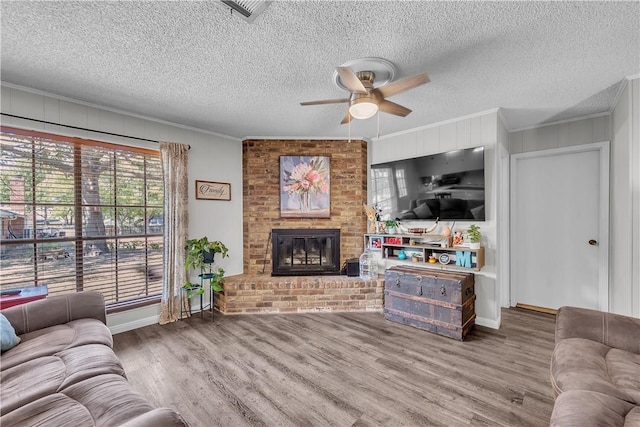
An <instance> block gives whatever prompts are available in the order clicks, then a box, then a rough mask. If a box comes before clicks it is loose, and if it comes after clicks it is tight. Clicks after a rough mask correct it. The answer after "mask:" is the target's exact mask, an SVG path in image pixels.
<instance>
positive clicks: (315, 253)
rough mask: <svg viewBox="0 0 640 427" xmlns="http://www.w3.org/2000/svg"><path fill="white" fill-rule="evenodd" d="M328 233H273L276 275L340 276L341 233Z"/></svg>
mask: <svg viewBox="0 0 640 427" xmlns="http://www.w3.org/2000/svg"><path fill="white" fill-rule="evenodd" d="M326 231H327V230H324V229H323V230H295V229H294V230H281V229H279V230H273V233H274V234H273V254H272V255H273V272H272V274H273V275H274V276H286V275H316V274H340V268H339V267H340V249H339V244H340V242H339V230H337V231H338V235H337V236H336V235H335V233H333V232H331V233H327V232H326ZM332 231H333V230H332Z"/></svg>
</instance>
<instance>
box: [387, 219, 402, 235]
mask: <svg viewBox="0 0 640 427" xmlns="http://www.w3.org/2000/svg"><path fill="white" fill-rule="evenodd" d="M384 225H385V226H386V227H387V233H388V234H396V228H397V227H398V225H400V223H399V222H398V221H396V220H394V219H388V220H386V221H385V222H384Z"/></svg>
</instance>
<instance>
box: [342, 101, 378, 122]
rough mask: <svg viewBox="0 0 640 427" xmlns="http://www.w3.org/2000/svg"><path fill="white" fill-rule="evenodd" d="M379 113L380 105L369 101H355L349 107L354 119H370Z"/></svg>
mask: <svg viewBox="0 0 640 427" xmlns="http://www.w3.org/2000/svg"><path fill="white" fill-rule="evenodd" d="M377 112H378V104H376V103H374V102H371V100H369V99H355V100H354V101H353V103H352V104H351V107H349V114H351V117H353V118H354V119H360V120H364V119H369V118H371V117H373V116H375V115H376V113H377Z"/></svg>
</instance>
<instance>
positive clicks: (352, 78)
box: [336, 67, 368, 93]
mask: <svg viewBox="0 0 640 427" xmlns="http://www.w3.org/2000/svg"><path fill="white" fill-rule="evenodd" d="M336 70H337V71H338V75H339V76H340V80H342V83H344V85H345V86H346V87H347V89H349V90H350V91H352V92H357V93H368V92H367V88H366V87H364V85H363V84H362V82H361V81H360V79H359V78H358V76H356V73H354V72H353V70H351V68H349V67H337V68H336Z"/></svg>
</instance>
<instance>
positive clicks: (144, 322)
mask: <svg viewBox="0 0 640 427" xmlns="http://www.w3.org/2000/svg"><path fill="white" fill-rule="evenodd" d="M159 321H160V316H159V315H156V316H150V317H145V318H142V319H136V320H134V321H132V322H127V323H120V324H118V325H113V326H109V330H110V331H111V335H116V334H121V333H122V332H127V331H132V330H134V329H138V328H143V327H145V326H149V325H155V324H157V323H158V322H159Z"/></svg>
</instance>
